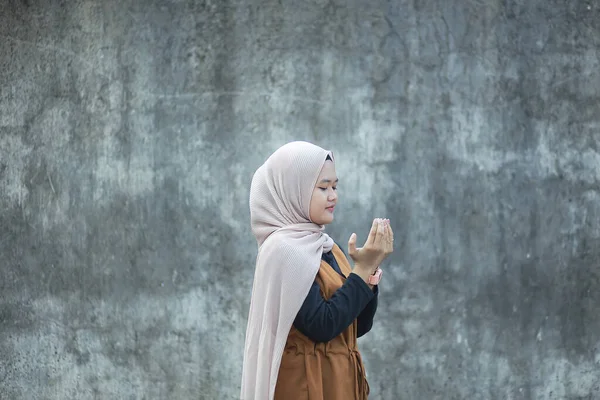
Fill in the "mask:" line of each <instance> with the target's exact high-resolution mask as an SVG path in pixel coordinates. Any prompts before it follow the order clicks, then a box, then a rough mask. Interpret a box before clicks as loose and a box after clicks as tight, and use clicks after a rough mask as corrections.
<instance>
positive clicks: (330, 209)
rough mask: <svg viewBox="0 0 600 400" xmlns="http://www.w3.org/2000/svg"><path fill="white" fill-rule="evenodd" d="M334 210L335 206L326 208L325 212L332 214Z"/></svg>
mask: <svg viewBox="0 0 600 400" xmlns="http://www.w3.org/2000/svg"><path fill="white" fill-rule="evenodd" d="M334 208H335V206H331V207H327V208H326V210H327V211H329V212H333V209H334Z"/></svg>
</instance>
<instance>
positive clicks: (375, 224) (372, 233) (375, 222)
mask: <svg viewBox="0 0 600 400" xmlns="http://www.w3.org/2000/svg"><path fill="white" fill-rule="evenodd" d="M378 220H379V218H375V219H374V220H373V225H371V231H370V232H369V237H368V238H367V242H366V243H365V245H367V244H374V243H375V236H376V235H377V227H378V225H379V223H378Z"/></svg>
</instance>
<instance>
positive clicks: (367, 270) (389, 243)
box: [348, 218, 394, 281]
mask: <svg viewBox="0 0 600 400" xmlns="http://www.w3.org/2000/svg"><path fill="white" fill-rule="evenodd" d="M393 251H394V232H393V231H392V227H391V226H390V221H389V220H388V219H381V218H375V219H374V220H373V225H372V226H371V231H370V232H369V237H368V238H367V240H366V242H365V244H364V245H363V247H360V248H356V233H353V234H352V235H351V236H350V240H349V241H348V254H349V255H350V257H352V260H354V270H353V271H352V272H354V273H356V274H357V275H360V276H361V277H362V278H363V279H365V281H366V280H368V279H369V275H371V274H372V273H373V272H375V270H376V269H377V267H379V264H381V263H382V262H383V260H385V259H386V258H387V257H388V256H389V255H390V254H392V252H393Z"/></svg>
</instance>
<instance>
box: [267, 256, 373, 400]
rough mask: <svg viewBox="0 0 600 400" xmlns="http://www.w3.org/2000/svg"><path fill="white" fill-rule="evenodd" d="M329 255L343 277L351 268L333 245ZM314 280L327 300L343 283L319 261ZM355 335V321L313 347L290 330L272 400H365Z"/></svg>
mask: <svg viewBox="0 0 600 400" xmlns="http://www.w3.org/2000/svg"><path fill="white" fill-rule="evenodd" d="M332 251H333V255H334V257H335V259H336V261H337V263H338V265H339V267H340V270H341V271H342V273H343V274H344V276H346V277H347V276H348V275H349V274H350V272H351V268H350V264H349V263H348V260H347V259H346V256H345V255H344V253H343V252H342V250H341V249H340V248H339V247H338V246H337V245H334V247H333V250H332ZM315 280H316V282H317V283H318V284H319V287H320V288H321V295H322V296H323V297H324V298H325V299H329V298H331V296H333V294H334V293H335V291H336V290H337V289H338V288H340V287H341V286H342V284H343V283H344V281H345V280H346V279H345V278H344V277H342V276H341V275H340V274H339V273H337V272H336V271H335V270H334V269H333V268H332V267H331V266H330V265H329V264H327V263H326V262H325V261H323V260H321V267H320V268H319V272H318V274H317V276H316V278H315ZM356 335H357V323H356V319H355V320H354V322H352V324H351V325H350V326H349V327H348V328H347V329H346V330H345V331H344V332H342V333H341V334H340V335H338V336H337V337H335V338H334V339H332V340H330V341H329V342H326V343H315V342H313V341H312V340H310V339H309V338H308V337H306V336H304V335H303V334H302V333H300V332H299V331H298V330H297V329H296V328H294V327H293V326H292V329H291V330H290V333H289V335H288V338H287V342H286V344H285V349H284V352H283V357H282V359H281V367H280V368H279V375H278V378H277V385H276V387H275V400H301V399H302V400H366V399H367V397H368V394H369V384H368V383H367V379H366V375H365V369H364V365H363V362H362V358H361V356H360V353H359V351H358V348H357V346H356Z"/></svg>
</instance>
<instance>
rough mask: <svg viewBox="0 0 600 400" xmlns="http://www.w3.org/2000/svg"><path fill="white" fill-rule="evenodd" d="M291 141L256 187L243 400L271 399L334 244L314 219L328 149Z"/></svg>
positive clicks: (252, 201)
mask: <svg viewBox="0 0 600 400" xmlns="http://www.w3.org/2000/svg"><path fill="white" fill-rule="evenodd" d="M328 155H329V156H330V157H331V159H332V160H333V159H334V158H333V153H332V152H330V151H327V150H325V149H322V148H321V147H318V146H316V145H314V144H311V143H307V142H291V143H288V144H286V145H284V146H282V147H280V148H279V149H278V150H277V151H275V152H274V153H273V154H272V155H271V156H270V157H269V158H268V159H267V160H266V161H265V163H264V164H263V165H262V166H261V167H259V168H258V170H257V171H256V172H255V174H254V176H253V178H252V184H251V187H250V220H251V227H252V233H253V234H254V236H255V237H256V241H257V244H258V255H257V257H256V270H255V273H254V282H253V285H252V297H251V300H250V311H249V313H248V325H247V328H246V341H245V346H244V361H243V368H242V382H241V394H240V396H241V399H242V400H272V399H273V396H274V393H275V384H276V382H277V375H278V372H279V366H280V363H281V356H282V354H283V349H284V346H285V342H286V340H287V336H288V334H289V332H290V328H291V327H292V323H293V321H294V319H295V317H296V314H297V313H298V311H299V310H300V307H301V305H302V303H303V302H304V299H305V298H306V295H307V294H308V291H309V289H310V287H311V285H312V284H313V282H314V279H315V276H316V274H317V272H318V270H319V266H320V263H321V255H322V254H323V251H325V252H328V251H330V250H331V249H332V247H333V240H332V239H331V238H330V237H329V236H328V235H327V234H326V233H325V232H324V231H323V229H324V226H322V225H317V224H315V223H313V222H311V221H310V218H309V208H310V200H311V197H312V193H313V190H314V187H315V184H316V181H317V179H318V177H319V174H320V172H321V169H322V167H323V164H324V163H325V159H326V158H327V156H328Z"/></svg>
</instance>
